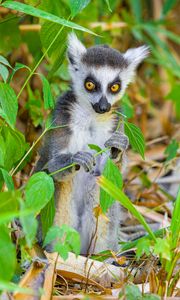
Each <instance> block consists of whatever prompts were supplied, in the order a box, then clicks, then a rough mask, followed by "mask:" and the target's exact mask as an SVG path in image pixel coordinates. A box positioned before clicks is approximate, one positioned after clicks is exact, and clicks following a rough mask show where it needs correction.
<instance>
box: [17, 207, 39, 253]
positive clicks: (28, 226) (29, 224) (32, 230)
mask: <svg viewBox="0 0 180 300" xmlns="http://www.w3.org/2000/svg"><path fill="white" fill-rule="evenodd" d="M26 208H27V203H25V202H23V201H21V211H23V210H25V209H26ZM20 221H21V224H22V227H23V232H24V236H25V239H26V242H27V245H28V247H30V248H31V247H32V245H33V242H34V240H35V237H36V232H37V228H38V222H37V220H36V217H35V216H34V214H33V213H31V214H29V215H28V216H23V215H22V216H20Z"/></svg>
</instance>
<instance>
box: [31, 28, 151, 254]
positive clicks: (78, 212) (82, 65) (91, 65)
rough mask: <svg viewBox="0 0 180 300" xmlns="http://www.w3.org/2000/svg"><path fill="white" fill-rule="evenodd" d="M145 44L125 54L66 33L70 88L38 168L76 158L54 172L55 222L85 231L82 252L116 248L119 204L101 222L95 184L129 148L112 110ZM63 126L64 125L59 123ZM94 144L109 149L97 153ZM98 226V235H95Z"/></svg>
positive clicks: (53, 167) (145, 51) (47, 168)
mask: <svg viewBox="0 0 180 300" xmlns="http://www.w3.org/2000/svg"><path fill="white" fill-rule="evenodd" d="M148 52H149V51H148V48H147V47H146V46H141V47H138V48H133V49H129V50H127V52H125V53H124V54H122V53H120V52H119V51H118V50H115V49H113V48H110V47H109V46H107V45H97V46H93V47H90V48H88V49H86V48H85V46H84V45H83V44H82V43H81V41H80V40H79V39H78V38H77V36H76V35H75V34H74V33H71V34H70V35H69V36H68V49H67V56H68V61H69V72H70V76H71V80H72V84H71V87H70V89H69V90H68V91H67V92H66V93H65V94H63V95H62V96H61V97H60V98H59V99H58V100H57V103H56V107H55V110H54V112H53V116H52V121H53V125H54V126H57V127H59V128H56V129H53V130H50V132H49V135H48V136H47V138H46V140H45V143H44V146H43V147H42V149H41V151H40V159H39V161H38V164H37V168H36V170H45V171H47V172H48V173H52V172H54V171H56V170H59V169H61V168H64V167H66V166H68V165H70V164H72V163H75V165H74V166H72V167H71V168H68V169H66V170H64V171H62V172H58V173H56V174H55V175H54V176H53V178H54V182H55V209H56V213H55V217H54V225H58V226H61V225H62V224H68V225H69V226H72V227H73V228H75V229H76V230H77V231H78V232H79V233H80V236H81V254H87V253H97V252H101V251H103V250H107V249H111V250H114V251H117V250H118V230H119V226H120V220H121V208H120V205H119V203H118V202H115V203H114V204H113V205H112V207H111V208H110V209H109V212H108V220H107V219H105V218H103V217H101V215H100V216H99V219H98V227H97V228H96V218H95V216H94V214H93V208H95V207H96V206H98V204H99V191H100V188H99V187H98V185H97V183H96V177H97V176H99V175H100V174H101V173H102V171H103V168H104V166H105V163H106V161H107V159H108V157H109V156H110V157H111V158H112V160H113V161H114V162H115V163H116V164H118V165H119V163H121V159H122V155H124V152H125V150H126V149H127V147H128V137H127V136H126V135H125V134H124V129H123V126H122V124H121V126H119V129H118V130H117V125H118V122H119V116H118V115H117V114H116V113H114V112H115V111H116V110H117V108H118V103H119V100H120V99H121V97H122V96H123V94H124V92H125V89H126V87H127V85H128V84H129V83H130V82H131V81H132V79H133V77H134V74H135V69H136V68H137V66H138V65H139V64H140V63H141V62H142V61H143V59H144V58H146V57H147V56H148ZM62 125H66V126H63V127H62V128H61V127H60V126H62ZM89 144H96V145H98V146H99V147H101V148H102V149H104V148H105V147H106V148H108V149H109V151H106V152H104V153H103V154H101V155H99V156H97V157H96V158H95V156H94V153H95V150H92V149H90V148H89V146H88V145H89ZM95 231H96V234H95Z"/></svg>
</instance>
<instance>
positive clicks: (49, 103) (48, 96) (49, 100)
mask: <svg viewBox="0 0 180 300" xmlns="http://www.w3.org/2000/svg"><path fill="white" fill-rule="evenodd" d="M40 77H41V80H42V84H43V99H44V108H45V109H51V108H54V99H53V96H52V93H51V88H50V84H49V81H48V80H47V79H46V77H45V76H44V75H43V74H40Z"/></svg>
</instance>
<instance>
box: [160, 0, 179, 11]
mask: <svg viewBox="0 0 180 300" xmlns="http://www.w3.org/2000/svg"><path fill="white" fill-rule="evenodd" d="M176 3H177V0H166V1H165V3H164V5H163V9H162V15H167V13H168V12H169V11H170V10H171V9H172V7H173V6H174V5H175V4H176Z"/></svg>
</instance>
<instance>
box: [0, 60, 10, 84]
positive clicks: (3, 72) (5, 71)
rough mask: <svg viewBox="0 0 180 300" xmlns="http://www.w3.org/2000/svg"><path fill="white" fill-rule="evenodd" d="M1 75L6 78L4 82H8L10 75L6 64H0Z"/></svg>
mask: <svg viewBox="0 0 180 300" xmlns="http://www.w3.org/2000/svg"><path fill="white" fill-rule="evenodd" d="M0 76H1V77H2V79H3V80H4V82H5V83H6V82H7V79H8V76H9V71H8V68H7V67H5V66H4V65H1V64H0Z"/></svg>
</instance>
